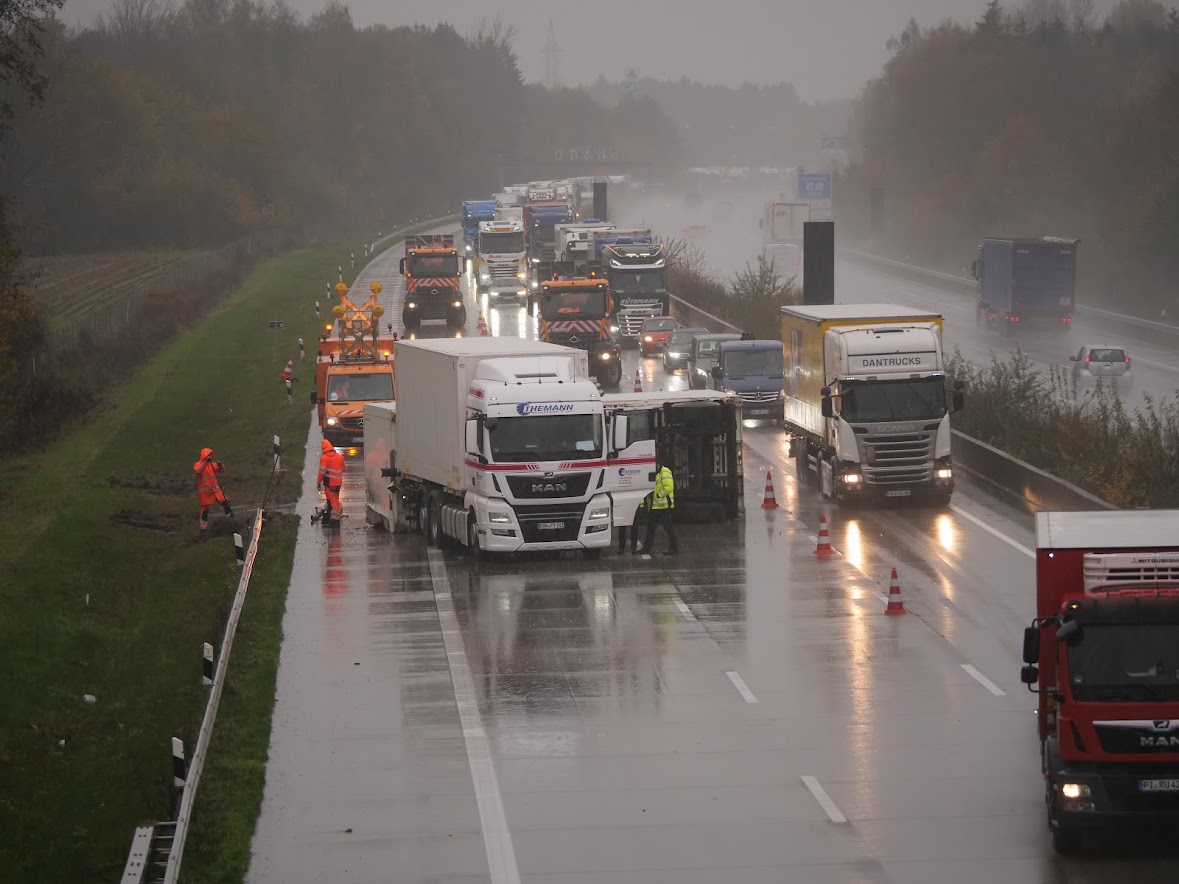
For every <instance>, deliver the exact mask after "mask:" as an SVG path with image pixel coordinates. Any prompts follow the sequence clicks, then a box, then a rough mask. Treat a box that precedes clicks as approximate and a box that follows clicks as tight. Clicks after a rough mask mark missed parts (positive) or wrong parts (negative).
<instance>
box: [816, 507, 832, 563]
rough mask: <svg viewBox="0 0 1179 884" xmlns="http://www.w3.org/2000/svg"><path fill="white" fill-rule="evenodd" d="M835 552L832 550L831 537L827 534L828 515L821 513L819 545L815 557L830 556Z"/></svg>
mask: <svg viewBox="0 0 1179 884" xmlns="http://www.w3.org/2000/svg"><path fill="white" fill-rule="evenodd" d="M833 552H835V550H834V549H832V548H831V535H830V534H828V533H827V514H826V513H819V543H818V545H817V546H816V547H815V555H817V556H829V555H831V553H833Z"/></svg>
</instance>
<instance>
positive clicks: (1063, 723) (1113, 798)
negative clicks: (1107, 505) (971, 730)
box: [1021, 510, 1179, 853]
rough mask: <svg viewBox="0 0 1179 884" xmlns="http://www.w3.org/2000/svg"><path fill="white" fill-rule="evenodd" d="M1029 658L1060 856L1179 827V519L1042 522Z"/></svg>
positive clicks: (1148, 515)
mask: <svg viewBox="0 0 1179 884" xmlns="http://www.w3.org/2000/svg"><path fill="white" fill-rule="evenodd" d="M1023 657H1024V664H1025V665H1024V668H1023V672H1022V673H1021V678H1022V681H1023V682H1024V684H1026V685H1028V688H1029V689H1030V690H1032V691H1033V692H1035V693H1037V694H1038V695H1039V729H1040V749H1041V751H1040V758H1041V768H1042V771H1043V775H1044V784H1045V802H1046V804H1047V809H1048V825H1049V828H1050V829H1051V831H1052V835H1053V844H1054V846H1055V847H1056V850H1057V851H1058V852H1061V853H1067V852H1069V851H1071V850H1073V849H1075V848H1076V847H1078V846H1079V844H1080V841H1081V838H1082V837H1083V834H1084V833H1085V831H1086V830H1091V829H1094V828H1097V827H1102V826H1108V825H1110V824H1114V823H1118V822H1126V823H1130V824H1133V825H1135V826H1140V825H1142V824H1143V823H1144V822H1146V821H1147V820H1156V821H1157V820H1169V821H1172V822H1175V821H1179V510H1117V511H1104V512H1101V511H1099V512H1074V513H1037V514H1036V618H1035V620H1034V621H1033V623H1032V625H1031V626H1029V627H1028V628H1027V629H1026V630H1025V632H1024V643H1023Z"/></svg>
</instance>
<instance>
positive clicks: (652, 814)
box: [248, 252, 1179, 884]
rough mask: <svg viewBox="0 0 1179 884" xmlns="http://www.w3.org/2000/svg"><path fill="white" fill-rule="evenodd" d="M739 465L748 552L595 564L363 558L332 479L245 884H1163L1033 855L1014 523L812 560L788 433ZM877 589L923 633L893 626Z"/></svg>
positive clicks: (302, 548) (987, 523)
mask: <svg viewBox="0 0 1179 884" xmlns="http://www.w3.org/2000/svg"><path fill="white" fill-rule="evenodd" d="M396 257H397V255H396V253H393V252H391V253H387V254H386V255H385V256H383V257H382V258H379V259H378V265H377V266H375V267H374V268H372V270H373V273H374V274H376V273H383V272H386V271H388V269H389V266H388V264H387V263H386V264H381V263H380V262H392V265H391V266H392V269H393V270H394V271H395V270H396ZM398 280H399V278H398V279H396V280H393V282H394V285H393V286H389V285H386V290H387V291H388V290H389V289H390V288H393V289H395V288H396V283H397V281H398ZM358 284H359V285H367V279H366V278H365V277H363V276H362V279H361V281H360V282H359V283H358ZM390 297H391V299H392V300H391V306H393V307H398V306H399V305H398V303H397V302H396V300H395V299H396V297H397V292H396V291H393V292H391V293H390ZM488 312H489V313H490V314H491V317H492V327H493V329H496V330H498V331H499V332H500V333H512V332H511V331H509V329H513V328H514V329H515V330H516V332H517V333H521V334H524V335H527V334H529V329H530V328H531V326H530V325H529V323H530V322H531V321H532V320H531V319H530V318H529V317H528V316H526V315H523V316H522V315H521V314H520V312H519V311H516V310H515V308H504V309H497V310H494V311H492V310H489V311H488ZM470 313H471V317H470V318H471V323H473V324H477V317H478V314H477V311H475V310H471V311H470ZM393 315H394V316H396V315H397V314H396V313H395V314H393ZM497 316H498V319H496V317H497ZM497 324H498V327H497ZM427 329H429V327H427ZM472 331H474V330H472ZM428 333H436V332H428ZM476 333H477V332H476ZM636 370H638V371H640V373H641V376H642V377H643V379H644V386H645V387H646V386H648V384H654V385H656V386H665V388H671V387H673V386H681V385H682V384H683V379H682V376H680V377H676V378H672V379H668V378H665V377H663V375H662V373H661V371H660V368H659V362H658V360H653V359H652V360H644V361H642V362H641V363H640V362H639V361H638V360H637V359H636V357H635V355H634V354H633V353H628V354H627V360H626V372H625V374H626V377H627V378H628V379H631V378H633V375H634V372H635V371H636ZM318 438H319V437H318V431H317V430H316V429H315V428H313V429H312V433H311V435H310V436H309V438H308V452H309V453H308V455H307V462H306V466H305V472H304V477H303V481H304V494H303V497H302V500H301V502H300V504H299V512H300V513H301V514H302V515H304V516H309V515H310V513H311V511H312V508H313V507H314V506H315V504H316V503H317V495H316V493H315V489H314V479H315V467H316V456H317V453H318ZM745 438H746V450H745V469H746V477H745V478H746V498H747V499H746V508H747V512H746V515H745V518H744V520H743V521H741V522H736V523H721V524H685V525H682V526H680V528H679V531H680V534H681V546H682V549H683V552H682V553H681V554H680V555H678V556H674V557H673V556H663V555H659V554H656V555H653V556H650V557H648V556H646V555H640V556H631V555H623V556H618V555H615V554H614V553H613V552H608V553H607V554H606V555H605V556H604V557H603V558H602V559H600V560H597V561H586V560H583V559H581V558H580V557H578V556H576V555H573V554H563V555H562V556H559V557H557V556H554V557H549V558H519V559H507V560H503V561H496V562H492V563H489V564H482V565H478V564H476V563H474V562H472V561H471V560H470V559H469V558H468V557H467V556H466V554H465V553H464V552H463V551H462V550H461V549H459V548H456V547H448V548H444V549H443V550H440V551H439V550H432V551H428V550H427V549H426V547H425V545H424V543H423V541H422V538H421V537H419V536H416V535H396V536H390V535H388V534H386V533H385V532H383V531H382V530H379V529H375V528H369V527H368V526H367V525H366V523H365V518H364V498H365V495H364V487H363V476H362V473H361V464H360V460H359V456H351V457H349V466H348V470H347V472H346V476H345V486H344V490H343V495H342V496H343V501H344V505H345V512H346V517H345V519H344V522H343V525H342V527H339V528H325V527H323V526H320V525H318V524H316V525H313V524H311V523H310V522H309V521H308V520H306V519H305V520H304V523H303V525H302V527H301V528H300V536H299V542H298V546H297V550H296V558H295V566H294V571H293V574H292V580H291V587H290V594H289V598H288V603H287V610H286V615H285V620H284V642H283V648H282V656H281V664H280V669H279V685H278V696H277V701H276V707H275V717H274V728H273V733H272V737H271V746H270V757H269V764H268V768H267V782H266V791H265V797H264V804H263V812H262V815H261V818H260V820H259V823H258V828H257V831H256V834H255V837H254V842H253V860H252V864H251V868H250V873H249V876H248V880H249V881H251V882H256V884H261V882H325V881H348V882H378V881H379V882H422V884H426V882H430V884H444V882H446V884H449V882H476V881H480V882H482V881H493V882H497V884H498V882H506V884H513V882H557V884H599V882H603V884H604V882H612V884H613V882H626V884H631V882H634V884H665V882H666V884H670V882H676V884H697V882H699V884H705V882H719V881H726V882H737V884H746V882H763V881H764V882H782V881H799V882H817V884H825V882H832V884H835V882H839V884H843V882H931V884H932V882H939V884H940V882H947V881H954V882H975V881H978V882H988V884H990V882H994V881H995V880H1002V881H1004V882H1005V884H1020V882H1106V881H1109V882H1115V881H1117V882H1122V881H1127V880H1133V881H1136V882H1147V881H1160V882H1161V881H1164V880H1165V881H1168V882H1169V881H1173V880H1175V877H1176V874H1177V873H1179V857H1177V854H1176V853H1175V852H1174V851H1173V849H1172V850H1170V851H1168V849H1167V848H1162V849H1160V848H1158V847H1156V846H1155V845H1156V842H1155V841H1153V840H1151V839H1150V838H1147V837H1145V836H1142V837H1136V838H1121V839H1108V840H1107V839H1102V840H1100V841H1097V842H1095V843H1094V844H1092V845H1091V846H1090V848H1089V849H1088V850H1087V851H1086V853H1084V854H1083V855H1081V856H1079V857H1077V858H1071V859H1068V860H1062V859H1059V858H1057V857H1056V856H1055V855H1054V853H1053V851H1052V847H1051V843H1050V839H1049V835H1048V831H1047V826H1046V822H1045V817H1044V810H1043V799H1042V787H1041V784H1040V776H1039V763H1038V743H1037V738H1036V732H1035V718H1034V714H1033V708H1034V704H1033V698H1032V696H1031V695H1030V694H1028V693H1027V691H1026V690H1025V689H1024V688H1023V686H1022V685H1020V684H1019V681H1018V671H1019V652H1020V639H1021V630H1022V628H1023V626H1024V625H1025V624H1026V622H1028V621H1029V620H1030V618H1031V616H1032V613H1033V607H1034V606H1033V588H1032V587H1033V582H1032V581H1033V573H1032V560H1031V558H1030V557H1029V555H1028V553H1027V550H1028V548H1030V547H1031V545H1032V536H1031V531H1030V521H1029V519H1028V518H1027V517H1026V516H1025V515H1024V514H1022V513H1019V512H1016V511H1014V510H1011V509H1008V508H1007V507H1006V506H1005V505H1003V504H1002V503H999V502H997V501H995V500H993V499H990V498H988V497H987V496H986V495H985V494H983V493H982V492H981V491H979V490H978V489H975V488H971V487H969V486H960V488H959V490H958V492H957V493H956V495H955V499H954V504H953V505H952V506H951V508H950V509H949V510H934V509H923V508H916V507H911V508H901V509H896V508H889V509H865V510H841V509H835V510H831V511H828V512H826V515H827V517H828V519H829V520H830V526H831V539H832V543H833V545H834V547H835V548H836V550H837V552H836V554H834V555H832V556H827V557H819V556H816V555H815V552H814V550H815V543H816V541H815V535H816V532H817V530H818V525H819V517H820V511H821V508H822V504H821V503H820V501H819V499H818V497H817V495H816V494H814V493H813V492H812V491H810V490H807V489H799V488H798V486H797V485H796V483H795V481H794V479H793V478H792V476H793V470H792V462H791V461H789V460H788V458H787V456H786V454H787V453H786V450H785V446H784V440H783V437H782V433H781V431H780V430H773V429H769V428H754V429H749V430H747V431H746V434H745ZM767 471H769V472H770V474H771V477H772V481H773V483H774V488H775V491H776V497H777V500H778V502H779V503H780V505H781V506H780V507H779V508H777V509H772V510H764V509H762V508H761V503H762V488H763V486H764V482H765V478H766V473H767ZM657 548H658V549H662V545H661V544H657ZM894 567H895V568H896V569H897V572H898V576H899V581H900V586H901V589H902V597H903V599H904V603H905V606H906V608H907V609H908V611H909V612H910V613H909V614H907V615H905V616H900V617H887V616H885V615H884V614H883V611H884V608H885V595H884V594H885V593H887V591H888V583H889V576H890V574H891V569H892V568H894Z"/></svg>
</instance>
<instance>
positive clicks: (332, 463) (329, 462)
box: [315, 449, 344, 488]
mask: <svg viewBox="0 0 1179 884" xmlns="http://www.w3.org/2000/svg"><path fill="white" fill-rule="evenodd" d="M343 483H344V455H342V454H340V452H338V451H336V450H334V449H333V450H332V451H325V452H324V453H323V454H321V455H320V456H319V475H318V476H317V477H316V479H315V484H317V485H323V484H327V485H330V486H331V487H332V488H339V487H340V485H342V484H343Z"/></svg>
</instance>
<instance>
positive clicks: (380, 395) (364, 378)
mask: <svg viewBox="0 0 1179 884" xmlns="http://www.w3.org/2000/svg"><path fill="white" fill-rule="evenodd" d="M327 398H328V401H329V402H352V401H353V400H357V401H360V400H363V401H365V402H385V401H392V399H393V377H392V375H388V374H337V375H332V376H330V377H329V378H328V383H327Z"/></svg>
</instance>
